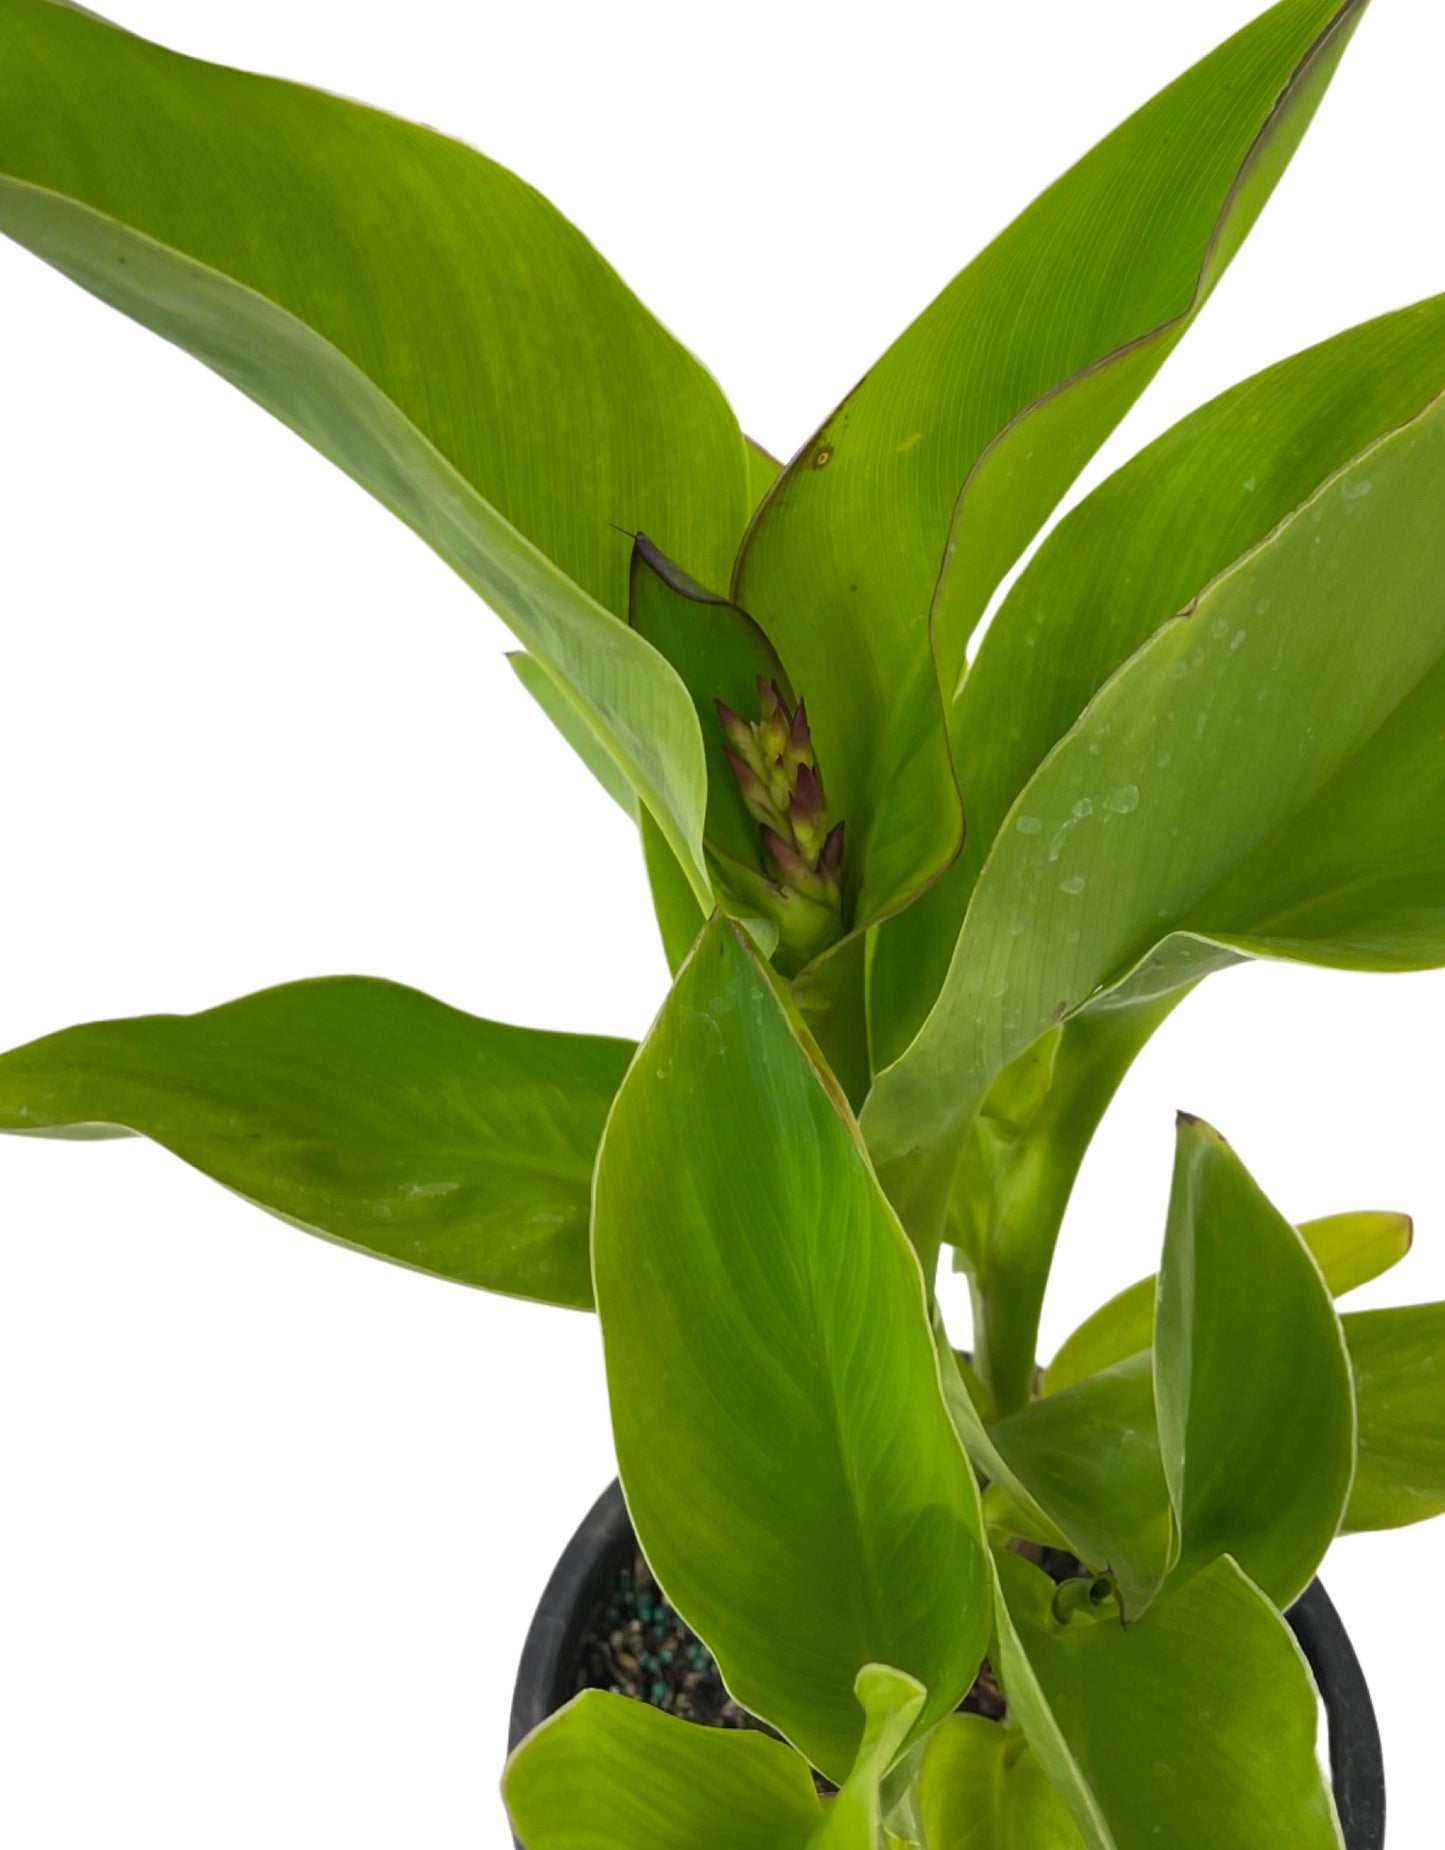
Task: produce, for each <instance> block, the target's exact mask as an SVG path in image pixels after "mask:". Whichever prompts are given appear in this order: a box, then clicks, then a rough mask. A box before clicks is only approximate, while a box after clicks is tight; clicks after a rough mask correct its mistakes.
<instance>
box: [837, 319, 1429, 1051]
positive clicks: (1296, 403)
mask: <svg viewBox="0 0 1445 1850" xmlns="http://www.w3.org/2000/svg"><path fill="white" fill-rule="evenodd" d="M1442 387H1445V296H1442V297H1438V298H1436V299H1435V300H1433V301H1429V302H1423V303H1419V304H1417V305H1416V306H1414V307H1411V308H1407V309H1402V310H1400V311H1399V312H1398V313H1396V314H1391V315H1385V316H1383V317H1381V318H1380V319H1379V320H1376V321H1371V322H1367V323H1366V324H1365V325H1364V326H1362V327H1357V328H1352V329H1350V330H1349V331H1348V332H1346V333H1344V334H1340V335H1338V336H1336V337H1335V338H1334V339H1332V340H1327V341H1324V342H1322V343H1321V344H1320V345H1319V346H1316V347H1312V348H1310V349H1309V350H1308V351H1307V352H1305V353H1301V354H1296V355H1294V356H1293V357H1292V358H1290V359H1287V360H1284V361H1282V362H1281V363H1280V364H1279V365H1277V366H1272V367H1270V368H1269V369H1268V370H1267V371H1265V372H1262V373H1260V374H1258V375H1256V376H1255V377H1254V378H1252V379H1248V380H1245V381H1244V382H1243V383H1242V384H1240V385H1238V386H1235V387H1234V388H1233V389H1232V390H1230V391H1228V392H1226V393H1224V394H1223V395H1222V396H1221V397H1219V398H1217V399H1215V400H1214V401H1213V402H1212V403H1210V404H1207V405H1205V406H1203V407H1202V408H1201V409H1200V410H1198V411H1195V412H1194V413H1192V414H1191V415H1190V416H1189V417H1187V418H1185V419H1184V420H1183V421H1182V422H1181V423H1179V424H1176V425H1175V426H1174V427H1173V429H1172V430H1169V431H1167V432H1166V433H1165V434H1164V435H1163V436H1162V437H1160V438H1159V439H1158V440H1157V441H1156V442H1154V443H1152V444H1150V445H1149V447H1148V448H1147V449H1145V450H1143V451H1141V452H1140V454H1139V455H1138V456H1136V457H1135V458H1133V460H1132V461H1130V462H1129V463H1127V464H1126V465H1125V466H1124V467H1123V468H1122V469H1120V470H1119V471H1118V472H1117V473H1116V474H1115V475H1113V476H1111V477H1110V478H1109V480H1108V481H1107V482H1105V483H1104V484H1103V485H1102V486H1101V487H1100V488H1098V489H1096V490H1095V491H1094V493H1093V494H1091V495H1090V496H1089V497H1088V498H1087V500H1085V501H1084V502H1083V503H1081V505H1080V506H1079V507H1078V508H1076V509H1075V510H1074V511H1073V512H1072V513H1071V514H1069V515H1068V516H1067V517H1066V518H1065V519H1064V520H1063V521H1061V522H1060V524H1059V526H1058V527H1057V529H1056V530H1055V531H1054V532H1053V533H1051V534H1050V535H1049V537H1048V538H1047V539H1046V540H1045V542H1044V544H1043V545H1042V546H1041V547H1040V549H1039V551H1038V554H1037V555H1036V557H1035V558H1034V559H1033V560H1032V561H1031V562H1030V563H1029V565H1028V567H1027V568H1026V569H1025V571H1024V572H1023V573H1022V574H1021V576H1020V578H1019V580H1018V583H1017V584H1016V585H1015V586H1014V587H1013V589H1012V590H1011V591H1010V593H1009V595H1008V596H1007V597H1006V598H1005V600H1004V602H1003V605H1002V607H1001V609H1000V610H999V612H998V614H997V616H996V617H995V618H994V620H993V622H992V623H991V624H990V626H989V628H988V632H987V634H986V635H985V636H984V639H983V642H982V644H981V645H980V647H979V651H978V659H977V660H976V661H975V663H974V665H973V667H972V669H971V670H970V671H969V674H968V678H967V679H966V680H965V682H964V684H963V688H962V691H961V693H960V694H959V697H958V699H957V700H956V702H955V704H954V709H953V720H952V726H953V737H954V749H955V752H956V754H957V758H958V771H959V781H960V783H961V784H962V787H963V791H964V799H965V803H966V805H967V809H968V840H967V841H966V842H965V844H964V850H963V853H962V855H961V856H960V857H959V860H958V862H957V863H956V864H955V865H954V867H952V868H951V869H950V870H949V872H948V874H947V875H946V876H945V877H944V879H943V880H942V881H940V882H939V884H938V885H937V886H935V887H934V888H933V889H932V890H931V891H930V892H928V893H926V894H925V895H924V896H923V898H922V899H921V900H920V901H919V902H918V904H917V905H916V906H913V907H910V908H909V910H908V911H907V912H906V913H904V914H902V915H901V916H900V917H899V918H897V919H894V920H891V921H890V922H889V923H888V924H887V925H886V926H885V927H884V928H883V930H882V931H881V932H880V934H879V942H878V946H877V950H876V953H875V957H874V963H873V972H872V1005H873V1015H874V1019H875V1043H876V1050H877V1056H878V1064H879V1065H880V1066H882V1065H885V1064H887V1063H889V1062H891V1061H892V1060H894V1059H897V1058H898V1057H899V1055H900V1054H902V1052H903V1051H904V1049H905V1047H906V1046H907V1044H908V1042H909V1041H910V1040H911V1039H912V1038H913V1036H914V1035H915V1034H916V1033H917V1031H918V1029H919V1028H920V1026H921V1025H922V1023H923V1019H924V1017H925V1015H926V1014H927V1011H928V1009H929V1008H930V1007H931V1006H932V1004H933V1002H934V1000H935V999H936V997H937V996H938V993H939V990H940V988H941V986H942V984H943V980H944V977H945V974H946V972H947V969H948V961H949V957H950V954H951V953H952V950H953V947H954V944H955V943H956V941H957V939H958V934H959V930H960V927H961V926H962V923H963V917H964V913H965V911H966V909H967V906H968V901H969V897H970V895H971V893H972V892H973V889H974V886H975V884H976V883H977V881H978V878H979V874H980V871H981V870H982V868H983V866H984V862H985V860H986V858H987V857H988V854H989V851H990V849H991V848H992V846H993V844H994V842H995V839H996V837H997V836H998V833H999V830H1000V828H1001V827H1002V825H1003V822H1004V819H1005V818H1006V816H1007V815H1008V813H1009V810H1010V808H1011V807H1012V806H1013V804H1014V801H1015V799H1016V798H1017V797H1018V794H1019V792H1020V791H1021V790H1022V789H1023V787H1024V785H1025V784H1026V783H1027V782H1028V780H1029V779H1030V778H1031V777H1032V776H1033V775H1034V773H1035V772H1036V771H1037V770H1038V768H1039V766H1040V765H1041V764H1042V763H1043V761H1044V759H1045V758H1046V756H1047V755H1048V753H1049V751H1050V749H1051V747H1052V746H1053V745H1054V744H1055V743H1056V741H1057V740H1059V739H1060V738H1061V737H1062V736H1063V735H1064V734H1065V733H1066V732H1067V731H1068V729H1069V728H1070V727H1071V726H1072V725H1073V724H1074V722H1075V721H1076V720H1077V719H1078V717H1079V715H1080V714H1081V713H1082V712H1083V711H1084V708H1085V707H1086V706H1087V705H1088V703H1089V701H1090V700H1092V699H1093V697H1094V696H1095V694H1097V693H1098V691H1099V689H1100V688H1101V687H1102V686H1103V685H1104V684H1105V682H1106V681H1108V679H1109V678H1110V676H1111V675H1113V674H1114V673H1115V672H1116V671H1117V670H1118V669H1119V668H1120V667H1121V666H1122V664H1123V663H1124V662H1125V661H1127V659H1128V658H1129V657H1130V656H1131V655H1132V654H1133V653H1134V651H1135V650H1136V649H1138V648H1139V647H1140V646H1141V645H1142V644H1144V643H1145V642H1147V641H1148V639H1149V638H1150V637H1151V636H1152V635H1153V634H1154V633H1155V631H1156V630H1158V629H1159V628H1160V626H1161V625H1163V624H1164V623H1166V622H1167V621H1168V620H1169V618H1171V617H1172V616H1174V615H1175V614H1176V613H1177V612H1178V611H1180V610H1182V609H1184V607H1185V606H1186V605H1187V604H1188V603H1189V602H1190V600H1191V599H1192V598H1194V597H1196V596H1197V594H1198V593H1199V591H1200V590H1201V588H1202V587H1203V586H1205V585H1206V584H1208V583H1209V582H1210V580H1211V579H1213V578H1215V577H1216V576H1217V575H1218V574H1219V573H1221V572H1223V571H1224V570H1225V568H1226V567H1227V566H1230V565H1232V564H1233V563H1234V561H1235V560H1237V559H1239V558H1240V557H1241V556H1242V555H1243V554H1245V553H1246V552H1248V551H1249V550H1250V549H1251V548H1252V547H1254V546H1256V545H1258V544H1259V543H1260V542H1261V541H1262V540H1264V539H1266V538H1267V537H1268V536H1269V534H1270V533H1271V532H1272V531H1273V530H1274V528H1275V527H1276V526H1277V525H1278V524H1279V523H1280V521H1282V520H1283V519H1285V518H1286V516H1288V515H1289V514H1291V513H1292V512H1293V511H1294V510H1295V509H1296V508H1297V507H1298V506H1299V505H1300V503H1301V502H1302V501H1304V500H1306V499H1307V498H1308V497H1309V496H1310V495H1311V494H1313V493H1314V492H1315V490H1316V489H1317V488H1318V487H1319V485H1320V483H1321V482H1323V481H1324V480H1325V479H1326V478H1327V477H1328V476H1329V475H1330V474H1331V473H1333V472H1334V471H1335V470H1336V469H1339V468H1342V467H1343V466H1345V465H1346V464H1347V463H1348V462H1349V461H1350V460H1351V459H1352V458H1353V457H1355V456H1357V455H1358V454H1359V453H1360V452H1361V450H1363V449H1365V448H1366V447H1367V446H1368V445H1369V444H1371V443H1373V442H1374V441H1376V440H1377V439H1378V438H1379V437H1381V436H1383V435H1385V434H1386V433H1387V432H1389V431H1391V430H1393V429H1395V428H1397V427H1398V426H1399V425H1400V424H1401V423H1403V422H1405V421H1406V420H1407V419H1409V418H1411V417H1413V416H1414V415H1415V414H1416V413H1417V412H1418V411H1419V410H1420V408H1421V407H1422V406H1423V405H1425V404H1426V403H1428V402H1429V400H1430V399H1431V398H1433V397H1434V396H1435V394H1436V393H1438V392H1439V391H1440V390H1441V388H1442Z"/></svg>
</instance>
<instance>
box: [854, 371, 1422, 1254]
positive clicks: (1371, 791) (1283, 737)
mask: <svg viewBox="0 0 1445 1850" xmlns="http://www.w3.org/2000/svg"><path fill="white" fill-rule="evenodd" d="M1442 509H1445V400H1440V399H1437V400H1435V401H1432V403H1431V404H1430V406H1429V407H1427V409H1426V410H1424V411H1423V412H1421V413H1420V414H1419V415H1418V416H1417V417H1415V418H1413V419H1412V420H1411V421H1410V422H1408V423H1407V424H1405V425H1404V426H1403V427H1402V428H1401V429H1399V430H1398V431H1395V432H1393V433H1392V434H1391V435H1389V436H1387V437H1384V438H1382V439H1381V440H1380V441H1379V442H1378V443H1377V444H1375V445H1374V446H1373V447H1371V448H1370V449H1368V450H1366V451H1365V452H1364V454H1363V455H1361V456H1360V457H1359V458H1358V459H1357V460H1356V461H1355V462H1353V463H1352V464H1351V465H1350V466H1349V467H1347V468H1346V469H1344V470H1342V471H1341V472H1339V473H1338V474H1337V475H1336V476H1334V477H1333V478H1332V479H1331V480H1330V481H1329V482H1328V483H1327V484H1326V485H1325V486H1324V487H1323V488H1322V489H1321V490H1320V491H1319V492H1318V493H1317V494H1316V495H1315V496H1314V498H1313V499H1312V500H1311V501H1309V502H1308V503H1306V504H1305V506H1304V507H1302V508H1301V509H1300V510H1299V511H1298V512H1297V513H1296V514H1294V515H1293V516H1292V517H1291V518H1290V519H1289V520H1287V521H1286V522H1284V524H1283V525H1282V526H1280V527H1279V528H1278V529H1277V530H1276V531H1275V533H1274V535H1273V536H1272V537H1271V538H1270V539H1269V540H1268V541H1266V542H1265V543H1264V544H1262V545H1261V546H1260V547H1259V548H1257V549H1256V550H1255V551H1254V552H1252V553H1250V554H1249V555H1247V556H1246V558H1245V559H1243V560H1242V561H1240V562H1239V563H1238V564H1237V565H1235V566H1233V567H1232V568H1231V569H1230V570H1228V571H1227V572H1225V573H1224V574H1223V575H1222V576H1221V577H1220V578H1218V579H1216V580H1215V582H1214V583H1213V584H1212V585H1211V586H1209V587H1208V588H1207V589H1206V590H1205V591H1204V592H1203V593H1202V594H1201V595H1200V596H1199V598H1198V599H1197V601H1196V602H1195V603H1194V604H1192V605H1191V606H1190V607H1188V609H1187V610H1186V611H1185V613H1184V614H1183V615H1181V616H1180V617H1178V618H1176V619H1175V620H1173V621H1172V622H1170V623H1168V624H1167V625H1165V627H1164V628H1163V629H1161V630H1160V631H1158V632H1157V634H1156V635H1155V636H1154V637H1153V639H1152V640H1151V641H1150V642H1148V643H1147V644H1146V645H1145V646H1144V647H1143V648H1142V649H1141V650H1140V651H1139V652H1138V653H1137V654H1136V655H1135V656H1134V657H1133V658H1132V659H1131V660H1130V661H1129V662H1128V663H1127V664H1126V666H1125V667H1124V668H1122V669H1121V670H1120V671H1119V673H1118V674H1117V675H1115V677H1114V678H1113V679H1112V680H1111V681H1110V682H1109V683H1108V684H1107V685H1106V686H1105V687H1104V688H1103V690H1102V691H1101V692H1100V693H1099V694H1098V695H1097V696H1096V698H1095V699H1094V700H1093V702H1092V703H1091V704H1090V706H1089V707H1088V708H1087V710H1086V711H1085V712H1084V714H1083V715H1082V716H1081V717H1080V719H1079V720H1078V721H1077V723H1076V724H1075V726H1074V728H1073V729H1072V731H1071V732H1069V733H1068V734H1067V735H1066V737H1065V738H1064V739H1063V740H1062V741H1061V743H1060V744H1059V745H1058V746H1056V747H1055V749H1054V751H1053V752H1052V753H1051V754H1050V756H1049V757H1048V758H1047V759H1046V760H1045V762H1044V764H1043V765H1042V766H1041V768H1040V769H1039V771H1038V772H1037V773H1036V774H1035V776H1034V777H1033V779H1032V780H1031V781H1030V783H1029V784H1028V785H1027V786H1026V787H1025V789H1024V790H1023V792H1022V793H1021V794H1020V796H1019V798H1018V800H1017V802H1016V804H1015V807H1014V810H1013V811H1012V812H1011V813H1012V816H1013V821H1012V824H1011V825H1010V826H1008V827H1006V828H1005V829H1004V830H1003V831H1002V832H1001V834H1000V835H999V837H998V840H997V842H996V843H995V846H994V849H993V852H992V853H991V855H990V858H989V861H988V863H987V866H986V868H985V870H984V873H983V875H982V877H981V878H980V880H979V884H978V887H977V888H976V890H975V893H974V897H973V901H972V904H971V905H970V907H969V912H968V916H967V919H966V921H965V923H964V928H963V932H962V934H961V936H960V938H959V942H958V945H957V947H956V950H955V953H954V958H953V962H952V964H951V966H950V969H949V975H948V980H947V982H946V983H945V986H944V989H943V992H942V994H941V995H940V997H939V1000H938V1002H937V1004H936V1005H935V1007H934V1008H933V1010H932V1012H931V1013H930V1015H929V1018H928V1020H927V1022H926V1023H925V1025H924V1027H923V1030H922V1031H921V1033H920V1034H919V1036H918V1038H917V1039H916V1040H915V1041H914V1043H913V1044H912V1046H911V1047H910V1049H909V1051H908V1053H907V1054H906V1055H905V1056H904V1057H903V1059H902V1060H901V1061H899V1062H897V1063H896V1064H895V1065H894V1066H893V1067H892V1068H890V1069H888V1070H887V1071H885V1072H884V1073H882V1074H881V1075H880V1076H879V1078H878V1080H877V1081H876V1083H875V1085H874V1089H873V1092H872V1095H871V1097H870V1099H869V1103H868V1107H867V1111H866V1113H865V1120H864V1121H865V1128H866V1129H867V1130H868V1133H869V1139H870V1144H871V1146H872V1148H873V1150H874V1153H875V1157H876V1158H877V1160H878V1161H879V1163H880V1170H881V1172H882V1173H883V1175H884V1179H885V1181H887V1182H888V1184H889V1187H890V1192H891V1193H892V1194H893V1196H894V1199H895V1201H897V1202H899V1203H900V1205H901V1206H902V1207H903V1208H904V1209H905V1211H906V1212H907V1213H909V1214H911V1215H912V1216H914V1217H915V1218H925V1219H926V1218H927V1216H928V1215H930V1214H935V1215H936V1214H937V1212H938V1211H939V1210H938V1202H939V1199H940V1193H939V1177H940V1174H942V1175H944V1176H946V1175H947V1172H948V1169H949V1166H950V1164H951V1162H952V1160H953V1152H954V1150H955V1149H956V1146H957V1142H958V1139H959V1137H960V1135H961V1133H962V1132H963V1131H964V1130H965V1129H966V1127H967V1125H968V1124H969V1122H970V1121H971V1119H972V1118H973V1116H974V1114H975V1113H976V1111H977V1109H978V1105H979V1102H980V1100H981V1099H982V1098H983V1097H984V1095H985V1094H986V1092H987V1090H988V1087H989V1085H990V1084H991V1083H992V1081H993V1079H994V1077H995V1076H996V1075H997V1074H998V1073H999V1072H1000V1071H1001V1070H1002V1069H1003V1068H1004V1067H1006V1066H1007V1065H1008V1064H1009V1063H1010V1062H1011V1061H1013V1060H1015V1059H1016V1058H1017V1057H1018V1056H1019V1055H1020V1054H1021V1053H1022V1052H1024V1050H1025V1049H1027V1048H1028V1047H1030V1046H1031V1045H1032V1044H1033V1042H1034V1041H1035V1040H1037V1039H1038V1037H1039V1036H1040V1035H1041V1034H1043V1033H1045V1032H1047V1031H1048V1030H1049V1029H1050V1028H1051V1027H1052V1026H1053V1025H1054V1024H1056V1023H1057V1022H1059V1021H1061V1020H1064V1019H1066V1018H1068V1017H1069V1016H1071V1015H1073V1014H1075V1013H1077V1012H1078V1011H1080V1010H1082V1009H1084V1008H1085V1007H1088V1006H1091V1005H1093V1006H1098V1005H1099V1003H1100V1002H1101V1000H1103V999H1106V998H1108V997H1109V995H1110V993H1111V992H1116V993H1115V994H1114V997H1113V999H1114V1000H1115V1001H1124V1000H1129V1001H1137V1000H1139V999H1142V998H1145V997H1148V996H1149V995H1151V994H1152V995H1163V994H1167V993H1168V992H1169V991H1171V990H1173V989H1176V988H1179V987H1182V986H1184V985H1187V984H1188V983H1190V982H1193V981H1195V980H1197V978H1198V977H1199V976H1200V975H1201V974H1203V973H1204V972H1206V971H1207V970H1208V969H1210V968H1212V967H1217V966H1218V965H1219V964H1220V963H1223V962H1228V961H1231V960H1233V959H1234V958H1236V957H1237V956H1239V955H1242V954H1246V953H1251V952H1256V953H1267V954H1272V955H1279V956H1290V957H1298V958H1302V959H1305V960H1308V961H1312V962H1318V963H1328V964H1336V965H1344V966H1348V967H1352V968H1362V969H1413V968H1420V967H1423V966H1427V965H1430V964H1433V963H1436V962H1438V961H1439V960H1440V958H1441V957H1442V956H1445V751H1442V750H1441V746H1440V737H1439V723H1438V714H1439V711H1440V701H1441V698H1442V695H1445V598H1442V597H1441V594H1440V589H1441V584H1442V580H1445V520H1442V518H1441V513H1442ZM1131 976H1132V980H1130V979H1131Z"/></svg>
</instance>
